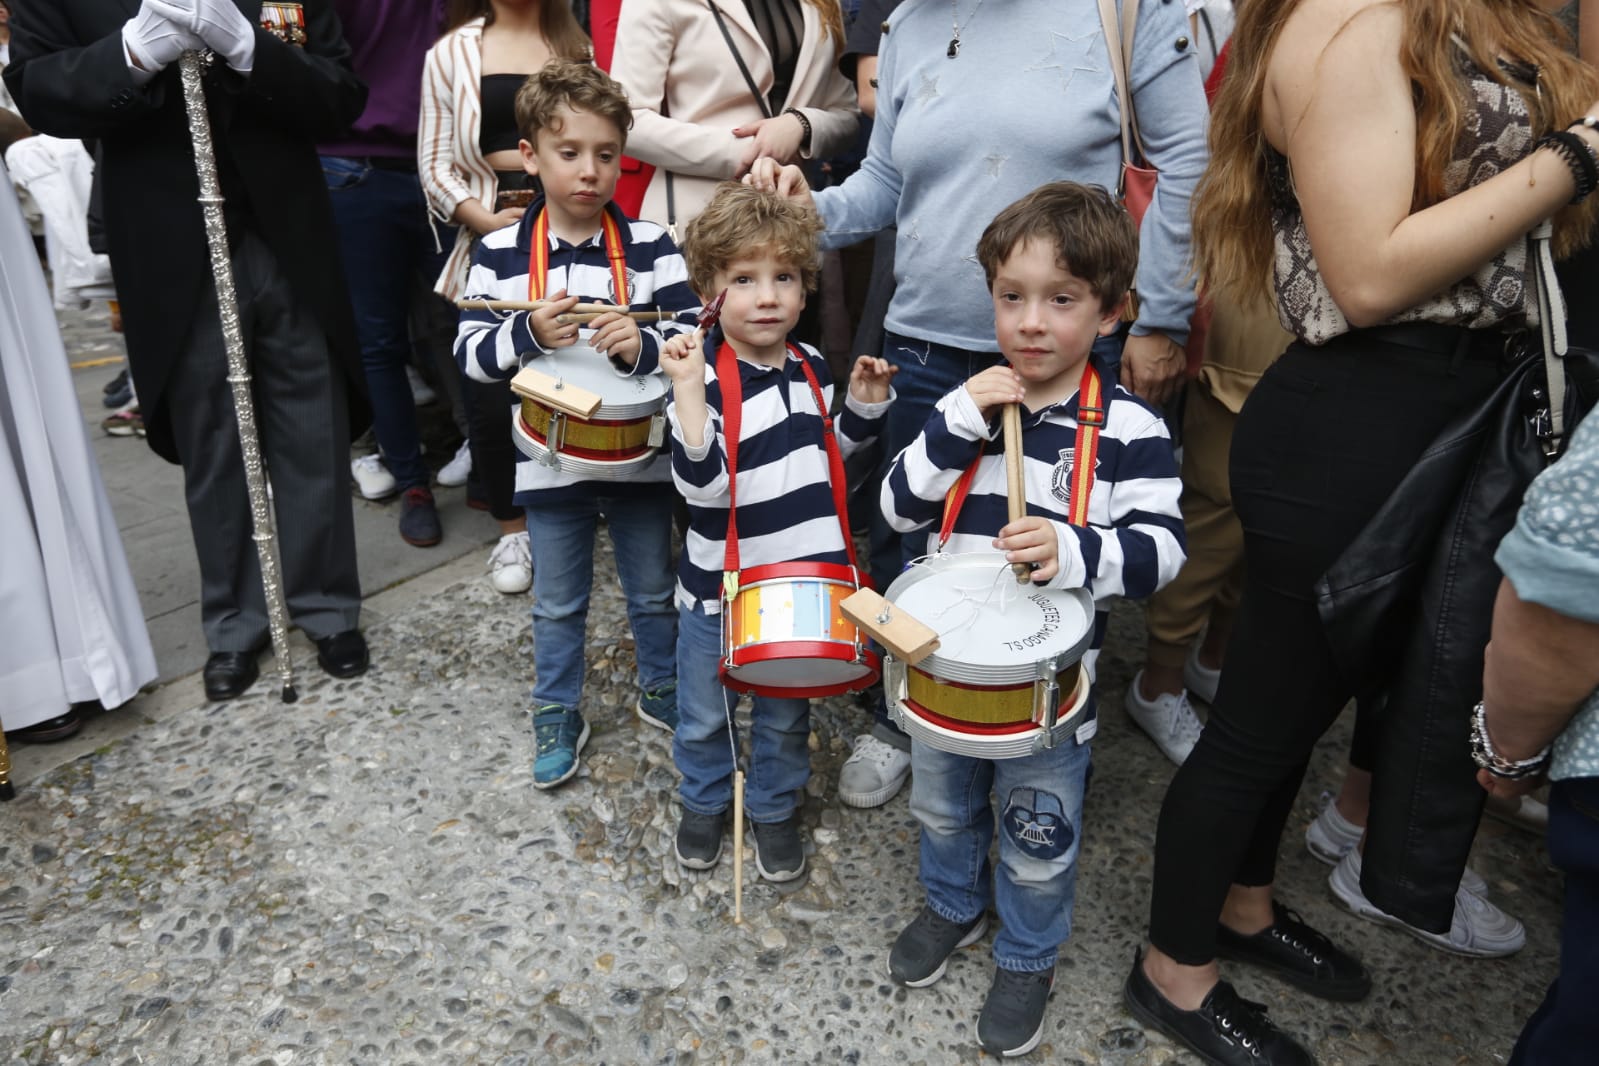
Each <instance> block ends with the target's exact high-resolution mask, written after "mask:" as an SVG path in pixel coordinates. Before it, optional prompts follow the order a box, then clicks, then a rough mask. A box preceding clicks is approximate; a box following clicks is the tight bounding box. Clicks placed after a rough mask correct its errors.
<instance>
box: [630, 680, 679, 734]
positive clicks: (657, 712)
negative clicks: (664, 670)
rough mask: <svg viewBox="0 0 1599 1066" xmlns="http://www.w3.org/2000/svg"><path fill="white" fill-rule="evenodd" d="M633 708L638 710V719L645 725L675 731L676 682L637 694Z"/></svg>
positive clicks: (670, 731)
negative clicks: (636, 701) (637, 697)
mask: <svg viewBox="0 0 1599 1066" xmlns="http://www.w3.org/2000/svg"><path fill="white" fill-rule="evenodd" d="M634 710H635V711H637V712H638V717H639V721H641V722H643V723H645V724H646V725H652V726H654V727H655V728H656V729H664V730H666V731H667V732H668V733H675V732H677V682H676V681H672V682H668V683H667V684H665V685H662V686H661V687H660V688H658V689H652V690H650V691H648V692H645V693H644V694H643V695H641V696H639V699H638V704H637V705H636V706H635V707H634Z"/></svg>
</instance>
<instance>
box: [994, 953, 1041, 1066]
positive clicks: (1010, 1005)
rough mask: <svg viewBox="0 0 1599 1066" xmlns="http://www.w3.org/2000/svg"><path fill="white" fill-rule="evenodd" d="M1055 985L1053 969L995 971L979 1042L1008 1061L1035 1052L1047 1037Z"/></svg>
mask: <svg viewBox="0 0 1599 1066" xmlns="http://www.w3.org/2000/svg"><path fill="white" fill-rule="evenodd" d="M1054 985H1055V969H1054V967H1050V968H1049V969H1047V970H1040V971H1039V972H1037V973H1018V972H1017V971H1015V970H998V969H997V970H995V971H994V983H993V984H991V985H989V986H988V998H987V999H985V1000H983V1013H981V1014H979V1015H978V1016H977V1042H978V1043H979V1044H981V1045H983V1049H984V1050H985V1051H989V1052H992V1053H993V1054H995V1055H999V1056H1001V1057H1003V1058H1007V1059H1010V1058H1015V1057H1017V1056H1019V1055H1025V1054H1027V1053H1028V1052H1029V1051H1031V1050H1033V1049H1034V1048H1035V1047H1037V1046H1038V1041H1039V1040H1040V1039H1042V1038H1043V1036H1044V1007H1045V1006H1046V1005H1048V1003H1049V990H1050V989H1051V988H1053V987H1054Z"/></svg>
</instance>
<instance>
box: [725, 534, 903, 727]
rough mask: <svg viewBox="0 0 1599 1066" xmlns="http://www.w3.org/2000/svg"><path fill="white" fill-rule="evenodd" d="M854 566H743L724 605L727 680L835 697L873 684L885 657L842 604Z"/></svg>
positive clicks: (766, 692)
mask: <svg viewBox="0 0 1599 1066" xmlns="http://www.w3.org/2000/svg"><path fill="white" fill-rule="evenodd" d="M860 587H861V582H860V575H859V573H858V572H857V571H856V570H855V568H854V567H850V566H842V565H838V564H833V563H774V564H771V565H768V566H752V567H750V568H749V569H747V570H743V571H740V573H739V576H738V588H737V590H736V591H732V592H731V593H730V597H729V596H724V598H723V603H722V667H721V675H722V681H723V683H724V684H726V685H727V686H728V687H729V688H732V689H735V690H737V691H739V692H753V693H756V694H758V695H763V696H791V697H810V696H836V695H839V694H840V693H844V692H859V691H861V690H862V689H864V688H868V687H870V686H871V685H872V684H873V683H874V682H875V681H876V680H877V678H878V676H879V674H880V673H881V671H882V660H881V659H880V657H879V656H878V654H877V652H875V651H873V650H872V649H871V648H870V647H869V646H868V645H867V643H866V636H865V635H864V634H863V633H861V631H860V630H859V629H858V628H856V626H855V623H853V622H851V621H850V620H849V619H847V618H845V617H844V613H843V611H841V610H840V609H839V604H841V603H843V602H844V600H845V599H847V598H848V597H849V596H850V594H851V593H853V592H855V590H856V589H858V588H860Z"/></svg>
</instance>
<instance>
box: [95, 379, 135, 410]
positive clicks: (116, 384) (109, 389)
mask: <svg viewBox="0 0 1599 1066" xmlns="http://www.w3.org/2000/svg"><path fill="white" fill-rule="evenodd" d="M101 391H102V392H104V393H105V398H104V399H102V400H101V401H100V402H101V403H103V404H105V405H106V406H107V407H121V406H122V405H123V404H126V403H128V402H129V401H130V400H132V399H133V382H131V381H129V380H128V372H127V371H126V370H124V371H123V372H122V373H120V374H118V375H117V376H116V377H114V378H112V379H111V380H110V381H108V382H106V384H105V388H104V389H102V390H101Z"/></svg>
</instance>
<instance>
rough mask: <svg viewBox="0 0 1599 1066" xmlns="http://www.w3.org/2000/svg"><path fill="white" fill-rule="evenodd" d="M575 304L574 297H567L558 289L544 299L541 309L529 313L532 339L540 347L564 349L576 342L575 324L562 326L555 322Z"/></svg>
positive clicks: (564, 291) (563, 291) (575, 299)
mask: <svg viewBox="0 0 1599 1066" xmlns="http://www.w3.org/2000/svg"><path fill="white" fill-rule="evenodd" d="M577 304H578V300H577V297H576V296H568V295H567V294H566V290H565V289H558V290H556V291H555V292H553V293H551V294H550V295H549V296H548V297H546V298H545V301H544V306H543V307H541V308H539V309H538V310H536V311H530V312H529V316H530V318H529V321H530V323H531V325H532V329H533V339H534V340H536V341H538V342H539V346H540V347H542V348H546V349H549V348H565V347H566V346H567V345H568V344H575V343H576V342H577V323H575V322H573V323H570V324H568V325H562V324H561V323H559V322H557V321H556V318H557V317H558V316H560V315H564V314H567V313H568V312H570V311H571V310H572V308H574V307H576V306H577Z"/></svg>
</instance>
